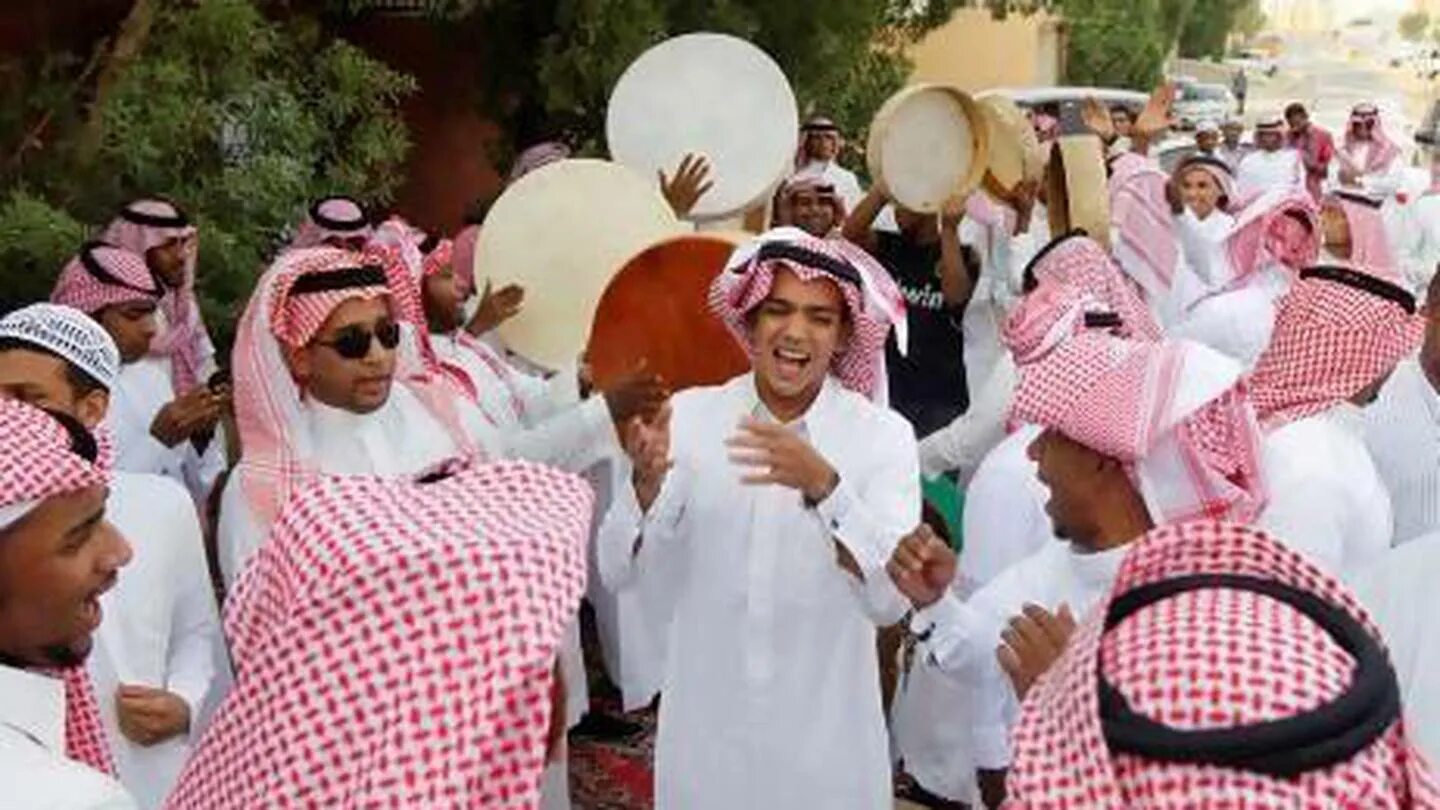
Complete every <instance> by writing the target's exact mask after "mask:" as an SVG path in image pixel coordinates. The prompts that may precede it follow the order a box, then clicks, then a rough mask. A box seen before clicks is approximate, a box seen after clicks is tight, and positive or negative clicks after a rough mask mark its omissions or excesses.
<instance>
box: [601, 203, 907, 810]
mask: <svg viewBox="0 0 1440 810" xmlns="http://www.w3.org/2000/svg"><path fill="white" fill-rule="evenodd" d="M711 306H712V309H713V310H714V312H715V313H716V314H717V315H718V316H719V317H720V318H721V319H722V320H723V321H724V322H725V324H726V326H727V327H729V329H730V330H731V331H732V333H733V334H734V335H735V337H736V339H737V340H738V341H739V342H740V344H741V345H742V346H743V347H744V348H745V349H746V351H747V352H748V353H749V355H750V359H751V362H752V363H753V365H754V371H753V372H747V373H745V374H743V375H741V376H739V377H736V378H734V379H732V380H731V381H730V382H728V383H725V384H724V385H721V386H718V387H705V388H692V389H689V390H686V391H682V392H680V393H678V394H676V395H675V396H674V398H673V400H672V409H673V410H672V415H671V418H670V420H669V423H668V427H667V426H665V425H664V424H663V423H656V425H655V427H654V428H651V429H647V430H646V431H644V432H645V433H646V434H647V435H644V436H642V437H640V438H641V442H640V443H641V444H648V445H649V448H650V452H648V453H643V452H637V453H636V455H637V456H640V457H641V458H642V463H641V464H640V466H639V468H638V469H637V471H636V474H635V477H634V483H635V489H634V494H635V495H637V496H638V500H639V504H638V506H639V507H640V508H642V509H643V511H644V513H645V517H644V520H643V524H642V529H641V539H640V540H639V541H638V542H633V543H632V540H633V535H632V536H630V537H622V536H620V535H618V534H614V535H604V537H605V539H602V542H603V543H606V544H607V548H605V549H602V550H601V552H600V553H601V554H602V556H603V555H606V554H609V553H615V552H616V551H617V550H616V549H615V548H614V546H616V545H623V549H621V550H619V552H618V553H619V555H622V556H623V557H624V558H625V559H626V561H627V563H626V564H629V565H632V566H633V567H634V568H636V569H638V574H639V576H641V577H650V576H655V575H656V572H657V571H662V570H671V571H683V572H686V573H685V574H684V575H682V576H683V581H680V582H676V583H673V585H674V586H675V587H674V592H675V594H676V596H677V602H676V604H675V613H674V620H673V624H672V625H671V626H672V628H673V630H674V631H675V632H673V633H672V635H671V639H670V648H669V651H668V657H667V661H666V676H665V681H664V682H665V693H664V694H665V697H664V700H663V701H662V702H661V708H660V728H659V737H658V743H657V749H656V779H657V781H656V807H657V808H659V810H735V808H754V810H767V809H769V808H790V807H800V806H814V807H824V808H826V809H827V810H878V809H879V808H884V807H889V806H890V804H891V801H892V799H891V789H890V765H889V755H888V749H887V742H886V731H885V719H884V715H883V713H882V711H881V705H880V690H879V688H878V684H879V674H878V664H877V660H876V649H875V627H876V625H889V624H893V623H894V622H895V621H896V620H897V619H898V618H899V617H900V615H901V614H902V613H903V612H904V605H903V604H902V602H903V600H901V599H900V597H899V594H898V593H897V592H896V591H895V590H894V587H893V583H891V582H890V580H889V577H887V576H886V574H885V563H886V560H887V555H888V554H889V553H890V550H891V549H892V548H893V547H894V546H895V543H896V542H897V541H898V538H899V537H900V536H901V535H902V534H903V533H905V532H906V531H908V530H909V529H911V528H913V527H914V526H915V525H916V524H917V523H918V522H919V519H920V491H919V486H918V484H919V480H920V474H919V469H918V464H917V460H916V451H915V438H914V434H913V432H912V431H911V430H910V427H909V426H908V425H906V424H905V422H904V420H902V419H901V418H900V417H899V416H898V415H896V414H894V413H891V412H889V411H888V410H886V409H884V408H882V407H879V406H878V405H876V404H875V403H874V402H873V401H872V399H873V398H874V397H875V396H876V395H877V394H879V393H880V391H881V387H882V386H883V385H884V384H885V381H884V379H883V378H882V377H881V376H880V369H881V365H882V358H883V354H882V352H883V351H884V345H885V339H886V335H887V334H888V333H889V331H890V328H891V326H892V324H895V323H896V322H897V321H901V320H902V319H903V318H904V306H903V303H902V302H901V299H900V297H899V292H898V290H896V288H895V286H894V284H893V283H892V282H891V281H890V278H889V277H888V276H887V275H886V273H885V271H884V269H883V268H881V267H880V266H878V265H877V264H876V263H875V262H874V261H873V260H872V259H870V257H868V256H866V255H865V254H864V253H862V252H861V251H859V250H857V249H856V248H855V247H854V246H853V245H850V244H848V243H845V242H842V241H839V240H824V239H816V238H814V237H812V236H809V235H807V234H805V233H803V232H801V231H799V230H797V229H794V228H779V229H775V230H772V231H769V232H767V233H766V234H763V235H761V236H760V237H757V238H756V240H755V241H753V242H751V243H749V244H747V245H744V246H742V247H741V248H739V249H738V250H737V251H736V253H735V255H734V256H732V258H731V260H730V262H729V263H728V267H727V269H725V270H724V271H723V272H722V274H721V275H720V276H719V277H718V278H717V279H716V280H715V283H714V286H713V287H712V295H711ZM627 491H628V490H627ZM626 497H628V496H626ZM671 564H677V565H675V566H674V567H669V566H670V565H671ZM661 566H665V567H664V568H662V567H661Z"/></svg>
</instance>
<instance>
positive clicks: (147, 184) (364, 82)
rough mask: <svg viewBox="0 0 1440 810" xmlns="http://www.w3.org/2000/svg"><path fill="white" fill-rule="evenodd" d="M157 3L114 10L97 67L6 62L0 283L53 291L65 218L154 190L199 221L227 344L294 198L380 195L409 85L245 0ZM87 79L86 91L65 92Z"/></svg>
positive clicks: (391, 179) (69, 225)
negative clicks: (120, 22) (119, 17)
mask: <svg viewBox="0 0 1440 810" xmlns="http://www.w3.org/2000/svg"><path fill="white" fill-rule="evenodd" d="M147 6H150V3H149V0H137V2H136V4H135V8H136V9H137V10H141V11H143V10H145V9H146V7H147ZM152 8H154V13H153V19H151V20H149V21H145V20H142V21H141V22H142V23H144V24H143V25H138V26H137V25H134V23H135V20H136V15H135V14H132V15H131V17H130V18H129V19H127V22H126V24H125V25H124V26H122V28H121V31H120V32H118V34H117V36H116V37H115V43H116V44H115V45H114V46H113V47H112V48H111V49H109V50H108V51H104V52H103V54H104V56H103V57H102V58H101V59H99V60H96V59H92V60H91V63H92V65H93V66H94V67H93V69H86V68H84V67H80V66H79V65H80V60H78V59H75V58H73V57H69V56H60V57H57V56H55V55H53V54H52V55H49V56H48V58H47V57H46V56H45V55H41V56H40V57H38V59H39V63H38V64H31V65H26V64H23V63H18V62H17V63H14V64H13V65H12V71H15V72H19V73H21V74H23V75H24V76H25V77H26V79H25V80H24V81H20V82H17V83H16V84H14V85H12V86H11V88H10V95H12V97H13V98H14V99H17V100H19V101H20V102H21V103H18V104H17V105H16V109H17V110H18V111H17V112H15V113H12V114H8V115H7V116H6V117H0V144H6V145H12V144H13V147H11V149H10V150H9V151H7V153H8V154H14V155H17V156H18V159H16V158H12V159H11V160H10V161H9V162H8V163H6V164H4V166H3V168H0V172H3V174H0V177H3V184H4V188H6V189H8V192H7V193H5V194H4V195H0V197H3V200H0V238H3V239H6V241H5V248H6V256H7V257H11V260H10V261H7V262H6V263H5V264H4V265H3V266H0V279H3V284H4V289H5V290H6V293H7V295H8V293H9V292H10V291H11V290H17V289H21V288H22V287H23V288H24V289H26V290H27V291H29V290H30V288H31V287H32V286H36V283H37V282H36V280H37V278H38V279H41V280H43V281H44V286H45V288H47V289H48V282H49V280H50V279H53V278H54V275H55V273H56V272H57V271H58V270H59V267H60V261H63V255H62V256H60V257H58V258H57V256H56V255H55V250H56V249H57V248H59V247H62V246H65V245H66V242H67V241H68V247H65V249H64V250H63V251H61V252H62V254H66V255H68V253H69V252H72V251H73V250H74V248H75V247H76V246H77V245H78V239H71V238H70V237H72V236H77V234H75V230H76V227H75V225H74V223H89V224H90V225H91V226H101V225H103V224H104V223H105V222H106V221H108V220H109V219H110V217H111V216H112V215H113V214H114V212H115V211H116V210H117V208H118V207H119V206H120V205H122V204H123V203H124V202H125V201H126V200H128V199H130V198H133V197H134V196H137V195H140V194H150V195H162V196H166V197H169V198H171V199H174V200H175V201H176V202H178V203H179V204H180V205H181V206H182V207H184V208H185V209H186V210H187V211H188V212H189V213H190V214H191V216H192V218H193V219H194V220H195V221H196V222H197V224H198V225H199V226H200V233H201V236H200V238H201V247H200V266H199V274H200V277H201V279H202V283H201V285H200V291H201V304H202V307H203V308H204V310H205V312H206V315H207V316H208V318H209V322H210V324H211V327H212V329H214V330H216V331H217V332H218V333H219V334H218V335H217V339H218V340H219V341H220V342H221V343H222V344H225V343H227V342H228V337H229V330H230V329H231V328H232V327H233V323H234V320H235V319H236V317H237V316H238V314H239V310H240V308H241V307H242V306H243V305H244V302H245V300H246V299H247V298H248V296H249V294H250V291H251V289H252V288H253V284H254V279H255V277H256V275H257V274H258V272H259V271H260V270H261V269H262V268H263V266H264V263H265V261H266V259H267V258H268V257H269V255H270V254H271V253H272V252H273V250H274V249H275V247H276V246H277V244H279V243H280V241H281V240H282V239H283V238H284V237H285V235H286V231H287V229H288V228H289V227H290V226H291V225H292V224H293V223H294V222H296V221H297V220H298V219H299V217H300V216H301V215H302V214H303V212H304V205H305V202H306V201H307V200H309V199H312V198H314V197H316V196H320V195H323V194H326V193H333V192H336V191H343V192H346V193H350V194H354V195H356V196H358V197H360V198H362V199H364V200H365V201H367V202H369V203H372V204H376V205H383V204H385V203H387V202H388V201H389V200H390V199H391V197H392V195H393V194H394V192H395V189H396V187H397V186H398V183H399V181H400V174H399V169H400V167H401V164H402V162H403V160H404V157H405V152H406V149H407V146H408V139H407V135H406V132H405V128H404V125H403V123H402V122H401V120H400V118H399V116H398V114H397V111H396V107H397V104H398V102H399V101H400V99H401V98H403V97H404V96H405V95H406V94H407V93H409V92H411V91H412V90H413V88H414V85H413V82H412V81H411V80H410V79H409V78H408V77H406V76H404V75H402V74H399V73H396V72H395V71H393V70H391V69H389V68H387V67H386V66H384V65H383V64H381V63H379V62H378V61H376V60H374V59H372V58H370V57H368V56H366V55H365V54H363V53H362V52H361V51H359V50H358V49H356V48H354V47H353V46H351V45H349V44H348V43H346V42H344V41H342V40H338V39H335V38H333V37H330V36H328V35H326V34H325V33H324V32H323V30H322V28H321V27H320V26H319V25H318V24H317V23H316V22H315V20H314V19H311V18H307V17H304V16H291V17H289V18H286V19H285V20H284V21H283V22H277V21H272V20H268V19H266V18H265V17H264V16H263V15H262V14H261V12H260V9H258V8H257V7H256V6H255V5H254V4H253V3H251V2H249V0H199V2H196V3H193V4H188V3H187V4H181V3H156V4H154V6H153V7H152ZM127 48H128V49H130V51H131V52H130V53H129V54H128V55H125V53H124V51H125V49H127ZM122 56H123V57H124V59H123V61H124V63H123V64H122V65H120V66H118V67H116V66H115V60H116V58H117V57H122ZM107 60H108V61H107ZM67 68H68V69H67ZM12 75H14V73H13V72H12ZM92 76H94V77H96V78H95V81H94V83H93V84H94V88H93V90H92V91H91V92H90V94H91V95H92V96H93V98H91V99H89V101H90V102H91V103H86V101H87V99H86V98H85V94H84V93H80V92H76V91H77V90H78V89H82V88H90V87H91V84H92V82H91V77H92ZM4 100H6V101H9V100H11V99H10V98H6V99H4ZM10 234H16V237H15V238H14V239H13V240H12V239H10V238H7V237H8V236H9V235H10ZM52 235H63V236H64V239H60V238H52ZM17 252H19V253H23V254H24V255H23V256H21V255H15V254H16V253H17ZM22 273H23V274H27V277H26V278H24V279H19V278H17V276H18V275H20V274H22ZM30 297H32V298H33V297H34V296H33V295H31V296H30Z"/></svg>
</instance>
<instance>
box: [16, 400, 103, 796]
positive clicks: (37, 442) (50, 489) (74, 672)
mask: <svg viewBox="0 0 1440 810" xmlns="http://www.w3.org/2000/svg"><path fill="white" fill-rule="evenodd" d="M109 460H110V459H109V454H108V453H100V452H98V445H97V453H96V457H95V460H94V461H90V460H87V459H86V458H85V457H84V456H82V455H80V454H79V453H77V452H75V450H74V449H73V447H72V437H71V435H70V433H69V432H68V431H66V430H65V428H64V427H63V426H61V425H60V423H59V422H56V421H55V420H54V419H53V418H51V417H50V416H49V415H47V414H46V413H45V412H44V411H41V410H39V409H38V408H33V407H31V406H29V405H26V404H24V403H22V402H19V401H17V400H7V399H0V529H4V528H5V527H7V526H9V525H11V524H13V523H15V522H16V521H18V520H20V519H21V518H22V517H24V516H25V515H26V514H28V513H29V512H30V510H31V509H33V508H35V507H36V506H38V505H39V504H40V502H41V501H44V500H45V499H46V498H50V497H53V496H55V495H63V494H66V493H70V492H78V491H80V490H83V489H88V488H90V487H95V486H104V485H106V484H107V483H109V481H110V469H109ZM48 674H50V675H53V676H55V677H58V678H61V679H63V680H64V682H65V755H66V756H68V757H70V758H71V759H73V760H76V761H77V762H82V763H84V764H86V765H88V766H90V767H91V768H94V769H95V770H97V771H101V772H103V773H107V774H109V775H111V776H114V775H115V760H114V757H113V756H112V755H111V753H110V743H109V741H108V740H107V739H106V737H105V727H104V725H103V723H102V722H101V720H100V706H99V704H98V703H97V702H96V700H95V690H94V687H93V686H92V685H91V683H90V678H89V676H88V675H86V674H85V668H84V667H83V666H77V667H67V668H65V669H57V670H51V671H49V673H48Z"/></svg>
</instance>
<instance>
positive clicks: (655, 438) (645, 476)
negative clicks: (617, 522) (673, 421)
mask: <svg viewBox="0 0 1440 810" xmlns="http://www.w3.org/2000/svg"><path fill="white" fill-rule="evenodd" d="M620 440H621V444H622V446H623V447H624V448H625V454H626V455H627V456H629V457H630V463H631V464H632V465H633V467H634V472H633V473H632V475H631V483H632V484H633V486H634V487H635V496H636V499H637V500H638V501H639V502H640V508H641V510H642V511H649V509H650V505H651V504H653V503H654V502H655V499H656V498H657V497H658V496H659V495H660V488H661V487H662V486H663V485H664V484H665V476H666V474H667V473H668V472H669V471H670V467H671V466H672V465H673V462H672V461H671V460H670V406H669V405H668V404H666V405H665V407H663V408H661V409H660V412H659V413H658V414H656V415H655V418H654V419H650V420H648V421H647V420H644V419H641V418H639V417H636V418H634V419H631V420H630V421H629V422H627V423H626V424H625V426H624V428H623V429H622V431H621V437H620Z"/></svg>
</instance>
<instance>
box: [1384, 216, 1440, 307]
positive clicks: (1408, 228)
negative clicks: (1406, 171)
mask: <svg viewBox="0 0 1440 810" xmlns="http://www.w3.org/2000/svg"><path fill="white" fill-rule="evenodd" d="M1401 220H1402V224H1401V226H1400V227H1399V228H1397V229H1396V236H1398V239H1396V240H1395V241H1394V244H1395V246H1396V248H1397V250H1396V252H1397V253H1398V254H1399V255H1398V256H1397V257H1396V258H1398V259H1399V261H1400V267H1401V270H1402V271H1403V272H1404V273H1405V280H1406V281H1407V282H1408V283H1409V285H1410V290H1411V292H1414V293H1415V294H1416V295H1420V296H1423V295H1424V294H1425V289H1426V287H1427V286H1428V285H1429V284H1430V279H1431V278H1433V277H1434V276H1435V267H1436V265H1437V264H1440V194H1428V193H1427V194H1425V195H1423V196H1421V197H1420V198H1419V199H1417V200H1415V201H1414V202H1412V203H1410V204H1409V205H1407V206H1405V209H1404V215H1403V216H1402V217H1401Z"/></svg>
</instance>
